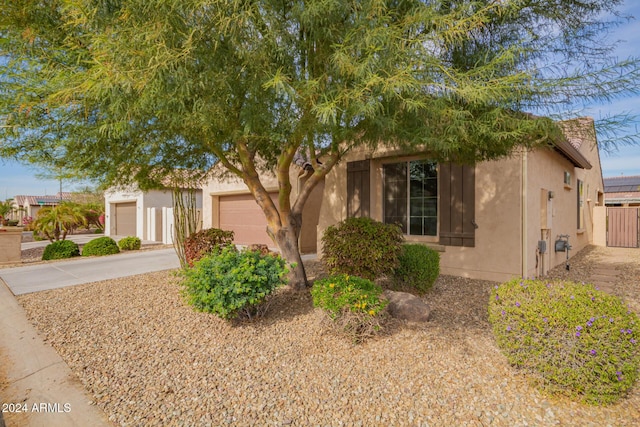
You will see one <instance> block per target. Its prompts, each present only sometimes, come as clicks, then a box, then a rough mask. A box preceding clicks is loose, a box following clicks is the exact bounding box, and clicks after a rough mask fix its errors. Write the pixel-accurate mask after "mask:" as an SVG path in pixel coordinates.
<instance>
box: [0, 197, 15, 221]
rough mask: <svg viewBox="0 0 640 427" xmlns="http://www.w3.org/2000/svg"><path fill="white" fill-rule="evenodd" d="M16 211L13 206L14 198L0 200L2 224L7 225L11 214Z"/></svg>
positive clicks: (0, 219)
mask: <svg viewBox="0 0 640 427" xmlns="http://www.w3.org/2000/svg"><path fill="white" fill-rule="evenodd" d="M14 211H15V208H14V206H13V199H7V200H5V201H4V202H0V225H7V224H6V222H7V221H8V220H9V218H8V217H9V214H11V213H12V212H14Z"/></svg>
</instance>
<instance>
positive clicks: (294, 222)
mask: <svg viewBox="0 0 640 427" xmlns="http://www.w3.org/2000/svg"><path fill="white" fill-rule="evenodd" d="M298 217H299V218H298ZM301 219H302V215H289V218H287V220H288V221H287V223H288V224H287V225H283V226H280V227H278V226H274V227H272V226H269V227H268V232H269V234H271V235H272V237H273V239H274V240H275V242H276V244H277V245H278V248H280V252H281V254H282V257H283V258H284V259H285V260H287V262H289V263H295V267H290V269H291V271H290V272H289V286H291V287H292V288H293V289H296V290H303V289H305V288H306V287H307V286H308V283H307V273H306V272H305V270H304V265H303V264H302V257H301V256H300V248H299V247H298V237H300V228H301V225H302V221H301Z"/></svg>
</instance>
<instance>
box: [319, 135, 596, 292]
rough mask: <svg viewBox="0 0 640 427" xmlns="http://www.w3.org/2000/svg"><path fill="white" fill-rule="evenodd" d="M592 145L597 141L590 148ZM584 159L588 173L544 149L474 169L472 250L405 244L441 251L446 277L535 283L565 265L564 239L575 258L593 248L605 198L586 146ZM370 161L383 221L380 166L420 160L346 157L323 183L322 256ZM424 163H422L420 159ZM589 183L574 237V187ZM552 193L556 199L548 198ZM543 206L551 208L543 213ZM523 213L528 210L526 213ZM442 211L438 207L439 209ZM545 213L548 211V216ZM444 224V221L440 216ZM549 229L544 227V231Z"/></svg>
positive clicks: (385, 153)
mask: <svg viewBox="0 0 640 427" xmlns="http://www.w3.org/2000/svg"><path fill="white" fill-rule="evenodd" d="M593 142H595V141H593ZM580 151H581V153H582V154H583V155H584V156H585V157H586V158H587V160H589V162H590V163H591V164H592V166H593V167H592V169H590V170H584V169H580V168H576V167H574V165H573V164H572V163H571V162H570V161H569V160H567V159H566V158H565V157H563V156H562V155H561V154H560V153H559V152H557V151H555V150H552V149H539V150H536V151H532V152H526V151H516V152H515V153H514V154H513V155H512V156H511V157H508V158H504V159H501V160H498V161H491V162H481V163H478V164H477V165H476V184H475V190H476V202H475V216H476V218H475V220H476V223H477V224H478V229H477V230H476V231H475V247H457V246H442V245H439V244H438V243H437V242H438V238H433V237H417V236H407V240H408V241H414V242H421V243H424V244H426V245H428V246H431V247H434V248H436V249H437V250H439V251H441V253H440V255H441V262H440V265H441V272H442V273H443V274H452V275H458V276H464V277H471V278H477V279H485V280H495V281H503V280H508V279H510V278H512V277H521V276H526V277H535V276H538V275H541V274H543V273H545V272H546V271H548V270H549V268H551V267H554V266H556V265H559V264H562V263H564V262H565V257H566V253H565V252H559V253H555V251H554V242H555V240H556V236H557V235H559V234H569V236H570V237H569V242H570V244H571V245H572V247H573V248H572V250H571V251H570V252H569V254H570V255H571V256H573V255H574V254H575V253H576V252H577V251H579V250H580V249H582V248H583V247H584V246H585V245H587V244H589V243H591V242H593V232H594V226H593V215H592V211H593V207H594V206H595V205H596V203H597V200H598V197H597V194H598V192H599V191H600V192H601V191H602V188H603V184H602V173H601V170H600V160H599V155H598V151H597V148H596V147H595V145H594V144H593V143H592V142H591V141H585V142H584V143H583V145H582V147H581V149H580ZM366 158H369V159H372V161H371V174H370V179H371V198H370V201H371V216H372V217H373V218H374V219H376V220H382V219H383V206H382V201H381V197H382V194H383V193H382V191H383V190H382V172H381V170H382V164H383V163H384V162H385V161H405V160H410V159H414V158H416V156H407V155H403V154H402V153H400V152H398V151H397V150H394V149H390V148H387V149H385V148H379V149H377V150H376V151H374V152H365V151H357V152H353V153H350V154H348V155H347V156H346V157H345V158H344V159H343V161H342V162H341V163H340V164H339V165H337V166H336V167H335V168H334V170H333V171H331V172H330V173H329V174H328V175H327V178H326V180H325V191H324V202H323V205H322V208H321V211H320V221H319V226H318V249H319V253H320V255H321V242H320V239H321V237H322V234H323V233H324V231H325V230H326V228H327V227H329V226H331V225H334V224H336V223H338V222H340V221H342V220H343V219H345V218H346V206H347V184H346V164H347V162H349V161H356V160H363V159H366ZM423 158H424V157H423ZM565 170H567V171H569V172H570V173H571V177H572V185H571V186H567V187H565V185H564V171H565ZM578 179H581V180H583V181H584V192H585V196H584V212H585V213H584V227H583V229H581V230H578V229H577V211H578V208H577V206H578V203H577V192H578V189H577V180H578ZM549 191H552V192H553V194H554V197H553V199H551V200H550V201H549V199H548V194H549ZM545 204H546V206H544V205H545ZM523 207H524V209H523ZM439 208H440V204H439ZM544 208H548V212H547V211H545V209H544ZM439 218H440V215H439ZM547 222H548V224H545V223H547ZM542 239H545V240H547V251H546V254H545V255H544V256H543V255H541V254H540V253H538V241H540V240H542Z"/></svg>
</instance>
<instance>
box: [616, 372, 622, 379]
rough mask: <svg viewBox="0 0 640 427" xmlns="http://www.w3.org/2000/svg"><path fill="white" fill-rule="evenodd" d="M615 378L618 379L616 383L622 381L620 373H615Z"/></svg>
mask: <svg viewBox="0 0 640 427" xmlns="http://www.w3.org/2000/svg"><path fill="white" fill-rule="evenodd" d="M616 376H617V377H618V381H622V372H620V371H618V372H616Z"/></svg>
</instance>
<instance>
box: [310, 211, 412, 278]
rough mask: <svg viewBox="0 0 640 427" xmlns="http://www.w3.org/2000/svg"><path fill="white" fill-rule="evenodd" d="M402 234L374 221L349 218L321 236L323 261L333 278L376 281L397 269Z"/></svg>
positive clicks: (395, 227) (397, 228)
mask: <svg viewBox="0 0 640 427" xmlns="http://www.w3.org/2000/svg"><path fill="white" fill-rule="evenodd" d="M402 241H403V236H402V230H401V229H400V227H399V226H397V225H395V224H384V223H382V222H378V221H375V220H373V219H371V218H348V219H346V220H344V221H342V222H340V223H338V224H337V225H335V226H331V227H329V228H327V230H326V231H325V232H324V235H323V236H322V244H323V254H324V255H323V258H324V261H325V264H326V265H327V267H328V269H329V271H330V273H331V274H350V275H354V276H359V277H363V278H365V279H370V280H374V279H376V278H377V277H379V276H381V275H391V274H392V273H393V271H394V270H395V269H396V268H397V267H398V256H399V255H400V252H401V250H402V247H401V245H402Z"/></svg>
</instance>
